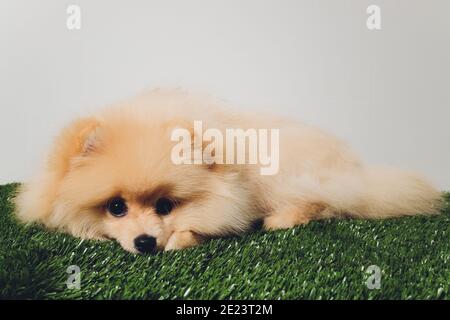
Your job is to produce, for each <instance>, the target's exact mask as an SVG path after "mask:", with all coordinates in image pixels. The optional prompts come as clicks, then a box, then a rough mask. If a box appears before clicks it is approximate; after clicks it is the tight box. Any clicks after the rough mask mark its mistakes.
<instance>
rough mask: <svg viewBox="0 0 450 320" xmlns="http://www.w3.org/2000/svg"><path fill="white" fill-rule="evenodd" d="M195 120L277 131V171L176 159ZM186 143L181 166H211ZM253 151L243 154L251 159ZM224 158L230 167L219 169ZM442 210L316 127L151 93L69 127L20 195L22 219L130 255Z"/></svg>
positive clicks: (222, 128) (423, 192)
mask: <svg viewBox="0 0 450 320" xmlns="http://www.w3.org/2000/svg"><path fill="white" fill-rule="evenodd" d="M196 121H197V122H198V121H202V126H203V128H202V129H203V130H205V129H207V128H214V129H215V130H216V132H217V130H218V131H219V132H223V133H225V132H226V130H228V129H229V128H239V129H242V131H244V130H248V129H255V130H256V129H258V130H259V129H276V130H278V133H279V135H277V136H276V135H273V136H271V138H272V140H273V141H272V142H276V144H272V143H271V144H270V148H269V149H272V150H270V152H271V154H270V156H269V157H267V159H269V160H277V161H278V162H279V163H277V166H276V169H277V170H274V171H276V172H272V173H270V174H262V170H261V169H262V167H264V165H265V166H267V163H268V162H267V161H266V163H265V164H264V165H263V164H261V163H260V164H258V163H257V164H255V163H249V161H246V162H245V163H242V161H241V163H236V159H237V157H238V155H233V153H231V156H230V157H228V151H229V150H230V148H233V150H234V145H232V146H230V145H229V144H228V143H225V144H224V145H220V144H219V146H218V145H217V144H216V145H215V146H216V148H214V150H211V146H210V147H209V148H210V150H209V153H208V154H209V155H210V159H205V158H203V159H202V161H200V162H199V161H191V164H189V163H190V162H189V161H181V162H180V161H174V156H173V155H174V152H175V151H174V150H178V149H177V146H178V147H179V145H180V142H177V141H176V139H174V132H175V131H174V130H177V129H183V130H186V132H188V133H189V134H190V136H191V137H192V138H193V140H194V141H195V139H196V138H204V137H199V135H201V133H200V132H198V130H196V129H195V128H194V124H195V122H196ZM255 132H262V131H255ZM215 137H216V139H217V137H220V136H218V135H216V136H215ZM248 137H249V136H247V138H248ZM259 138H262V137H259ZM276 139H277V140H276ZM275 140H276V141H275ZM210 141H211V139H210ZM227 141H228V140H227ZM253 142H255V141H253ZM260 142H261V141H260ZM183 145H184V146H186V145H187V146H192V150H190V151H189V150H188V151H186V150H183V151H182V152H180V155H183V159H188V158H189V157H191V156H192V157H193V159H194V160H195V159H196V158H195V157H196V156H195V155H194V156H193V154H197V155H198V154H200V155H202V156H203V157H206V158H208V156H207V154H206V156H205V153H202V151H205V148H207V147H208V146H207V145H206V143H205V142H204V141H201V143H198V141H196V142H194V143H192V141H190V142H189V141H187V143H186V144H183ZM259 149H263V144H262V143H260V144H259ZM275 149H277V150H275ZM199 150H200V153H197V151H199ZM255 150H256V149H251V148H250V147H249V146H245V156H246V157H252V156H253V155H254V154H253V153H254V152H255ZM175 154H176V152H175ZM225 154H227V159H226V160H230V159H231V160H232V161H233V160H234V163H230V162H229V161H220V160H221V159H224V157H225ZM276 155H277V156H276ZM211 157H212V158H211ZM267 159H266V160H267ZM188 160H190V159H188ZM197 160H198V159H197ZM440 203H441V195H440V192H438V191H437V190H436V189H435V188H434V187H433V186H432V185H430V184H429V183H428V182H427V181H426V180H424V179H423V178H421V177H420V176H418V175H416V174H414V173H410V172H405V171H400V170H397V169H391V168H382V167H373V166H366V165H363V164H362V163H361V162H360V161H359V159H358V158H357V157H356V156H355V155H354V154H353V153H352V152H351V151H350V150H349V149H348V147H347V146H346V145H345V144H344V143H342V142H341V141H339V140H338V139H336V138H335V137H333V136H331V135H328V134H326V133H324V132H322V131H321V130H319V129H317V128H314V127H311V126H307V125H305V124H301V123H296V122H294V121H290V120H284V119H276V118H274V117H270V116H262V115H255V114H251V113H244V112H233V111H230V110H229V106H227V105H225V104H223V103H219V102H216V101H214V102H213V101H210V100H208V99H205V98H201V97H196V96H192V95H189V94H187V93H184V92H182V91H179V90H153V91H150V92H145V93H143V94H141V95H140V96H138V97H136V98H133V99H131V100H129V101H126V102H123V103H119V104H117V105H114V106H111V107H109V108H107V109H106V110H104V111H102V112H100V113H99V114H97V115H94V116H91V117H87V118H83V119H79V120H77V121H75V122H73V123H72V124H70V125H69V126H68V127H66V128H65V129H64V130H63V131H62V132H61V134H60V135H59V137H58V138H57V139H56V141H55V143H54V146H53V148H52V149H51V151H50V153H49V157H48V159H47V161H46V163H45V166H44V167H43V168H42V170H41V172H40V173H39V174H38V175H37V176H36V178H35V179H34V180H32V181H30V182H29V183H26V184H24V185H22V186H21V188H20V190H19V193H18V194H17V196H16V207H17V216H18V217H19V219H20V220H22V221H24V222H38V223H42V224H44V225H45V226H47V227H49V228H52V229H57V230H61V231H64V232H68V233H70V234H72V235H74V236H77V237H81V238H89V239H114V240H116V241H118V242H119V243H120V245H121V246H122V247H123V248H124V249H125V250H128V251H130V252H134V253H152V252H155V251H158V250H173V249H182V248H186V247H191V246H195V245H198V244H200V243H201V242H203V241H205V239H208V238H211V237H220V236H227V235H235V234H240V233H243V232H246V231H248V230H249V229H250V228H251V227H252V225H254V223H255V222H256V221H263V226H264V228H266V229H268V230H276V229H285V228H292V227H294V226H296V225H300V224H306V223H308V222H309V221H310V220H315V219H324V218H330V217H344V216H346V217H356V218H375V219H377V218H388V217H398V216H404V215H418V214H434V213H438V212H439V208H440Z"/></svg>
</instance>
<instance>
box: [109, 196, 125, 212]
mask: <svg viewBox="0 0 450 320" xmlns="http://www.w3.org/2000/svg"><path fill="white" fill-rule="evenodd" d="M106 210H108V212H109V213H111V214H112V215H113V216H115V217H123V216H124V215H126V214H127V210H128V208H127V205H126V203H125V200H124V199H122V198H120V197H117V198H112V199H111V200H109V201H108V203H107V204H106Z"/></svg>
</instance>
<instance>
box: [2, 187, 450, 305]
mask: <svg viewBox="0 0 450 320" xmlns="http://www.w3.org/2000/svg"><path fill="white" fill-rule="evenodd" d="M16 187H17V185H15V184H10V185H6V186H0V297H1V298H41V299H56V298H85V299H92V298H94V299H110V298H114V299H116V298H124V299H130V298H131V299H142V298H146V299H148V298H149V299H173V298H177V299H182V298H186V299H449V297H450V194H446V195H445V199H446V207H445V209H444V211H443V214H442V215H440V216H435V217H413V218H400V219H391V220H384V221H362V220H341V221H336V220H330V221H318V222H313V223H310V224H308V225H307V226H301V227H297V228H295V229H291V230H288V231H280V232H271V233H265V232H262V231H258V232H255V233H252V234H248V235H246V236H243V237H241V238H233V239H218V240H213V241H211V242H209V243H208V244H206V245H204V246H201V247H197V248H194V249H189V250H184V251H179V252H169V253H159V254H157V255H154V256H139V255H132V254H129V253H127V252H125V251H123V250H122V249H121V248H120V246H119V245H118V244H116V243H114V242H98V241H81V240H79V239H75V238H73V237H71V236H68V235H64V234H59V233H53V232H48V231H46V230H43V229H42V228H41V227H39V226H32V227H24V226H22V225H19V224H17V222H16V221H15V218H14V216H13V206H12V204H11V201H10V199H11V197H12V196H13V195H14V192H15V190H16ZM69 265H78V266H79V267H80V268H81V288H80V289H79V290H76V289H68V288H67V286H66V279H67V277H68V274H67V273H66V270H67V267H68V266H69ZM370 265H377V266H379V267H380V268H381V270H382V276H381V288H380V289H378V290H377V289H372V290H370V289H368V288H367V286H366V279H367V277H368V276H369V274H367V273H366V272H365V271H366V268H367V267H368V266H370Z"/></svg>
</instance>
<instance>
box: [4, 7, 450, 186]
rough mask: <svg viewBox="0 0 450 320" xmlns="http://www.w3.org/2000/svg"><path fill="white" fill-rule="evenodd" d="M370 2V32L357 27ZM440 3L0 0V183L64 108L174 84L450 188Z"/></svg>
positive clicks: (14, 174) (36, 156) (37, 157)
mask: <svg viewBox="0 0 450 320" xmlns="http://www.w3.org/2000/svg"><path fill="white" fill-rule="evenodd" d="M70 4H77V5H79V6H80V7H81V10H82V12H81V13H82V27H81V30H79V31H69V30H67V28H66V19H67V16H68V15H67V13H66V9H67V7H68V5H70ZM370 4H376V5H379V6H380V7H381V14H382V30H380V31H369V30H368V29H367V28H366V19H367V14H366V8H367V7H368V5H370ZM449 12H450V1H448V0H441V1H439V0H431V1H428V0H420V1H414V0H396V1H387V0H373V1H363V0H345V1H344V0H327V1H326V0H309V1H303V0H292V1H287V0H281V1H280V0H277V1H276V0H273V1H262V0H259V1H257V0H252V1H250V0H240V1H234V0H226V1H225V0H222V1H215V0H202V1H200V0H180V1H173V0H164V1H129V0H128V1H125V0H123V1H106V0H101V1H100V0H95V1H92V0H89V1H88V0H72V1H62V0H41V1H29V0H28V1H24V0H2V1H1V2H0V40H1V41H0V108H1V111H0V116H1V118H0V146H1V149H0V150H1V151H0V152H1V156H0V161H1V167H0V183H7V182H12V181H23V180H24V179H26V178H27V177H29V176H30V174H32V173H33V171H34V170H35V169H36V167H37V166H38V164H39V163H40V161H41V160H42V158H43V156H44V154H45V151H46V148H47V147H48V145H49V144H50V142H51V141H52V139H53V137H54V136H55V134H56V133H57V132H58V130H59V129H60V128H61V127H62V126H63V125H64V124H65V123H67V121H69V120H70V119H72V118H73V117H74V116H79V115H83V114H85V113H86V112H90V111H92V110H94V109H96V108H99V107H102V106H103V105H105V104H108V103H110V102H114V101H115V100H117V99H122V98H125V97H128V96H131V95H133V94H135V93H138V92H139V91H140V90H142V89H144V88H148V87H154V86H172V87H173V86H182V87H184V88H187V89H192V90H194V91H200V92H207V93H209V94H211V95H212V96H213V97H216V98H219V99H224V100H228V101H229V102H231V103H234V104H237V105H239V106H242V108H251V109H253V110H255V111H257V110H259V109H264V110H265V111H267V110H272V112H276V113H279V114H285V115H288V116H290V117H295V118H298V119H302V120H304V121H305V122H308V123H311V124H314V125H317V126H320V127H322V128H324V129H326V130H328V131H329V132H332V133H334V134H336V135H337V136H339V137H341V138H343V139H344V140H346V141H347V142H348V143H349V144H350V145H351V146H352V147H353V148H354V149H355V150H356V151H357V152H358V153H359V154H360V155H361V157H362V158H363V159H364V160H366V161H368V162H371V163H381V164H389V165H398V166H401V167H404V168H409V169H415V170H418V171H421V172H423V173H424V174H426V175H428V176H429V177H430V178H431V180H432V181H434V182H435V183H436V184H437V185H438V186H439V187H440V188H442V189H450V128H449V124H450V19H449V18H448V16H449Z"/></svg>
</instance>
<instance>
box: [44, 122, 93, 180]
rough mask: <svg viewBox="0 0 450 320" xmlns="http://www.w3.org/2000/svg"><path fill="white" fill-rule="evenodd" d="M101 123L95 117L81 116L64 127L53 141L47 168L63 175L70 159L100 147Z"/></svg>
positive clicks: (86, 154)
mask: <svg viewBox="0 0 450 320" xmlns="http://www.w3.org/2000/svg"><path fill="white" fill-rule="evenodd" d="M100 135H101V125H100V122H99V121H98V120H97V119H95V118H83V119H79V120H76V121H74V122H73V123H71V124H70V125H69V126H67V127H66V128H64V129H63V130H62V132H61V134H60V135H59V136H58V137H57V139H56V141H55V142H54V145H53V149H52V151H51V152H50V155H49V158H48V166H49V168H48V169H51V170H52V171H55V172H58V173H59V175H64V174H65V173H66V172H67V171H68V169H69V166H70V163H71V161H72V159H74V158H76V157H83V156H88V155H90V154H92V153H94V152H96V151H97V150H99V148H100V144H101V142H100V140H101V139H100Z"/></svg>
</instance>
